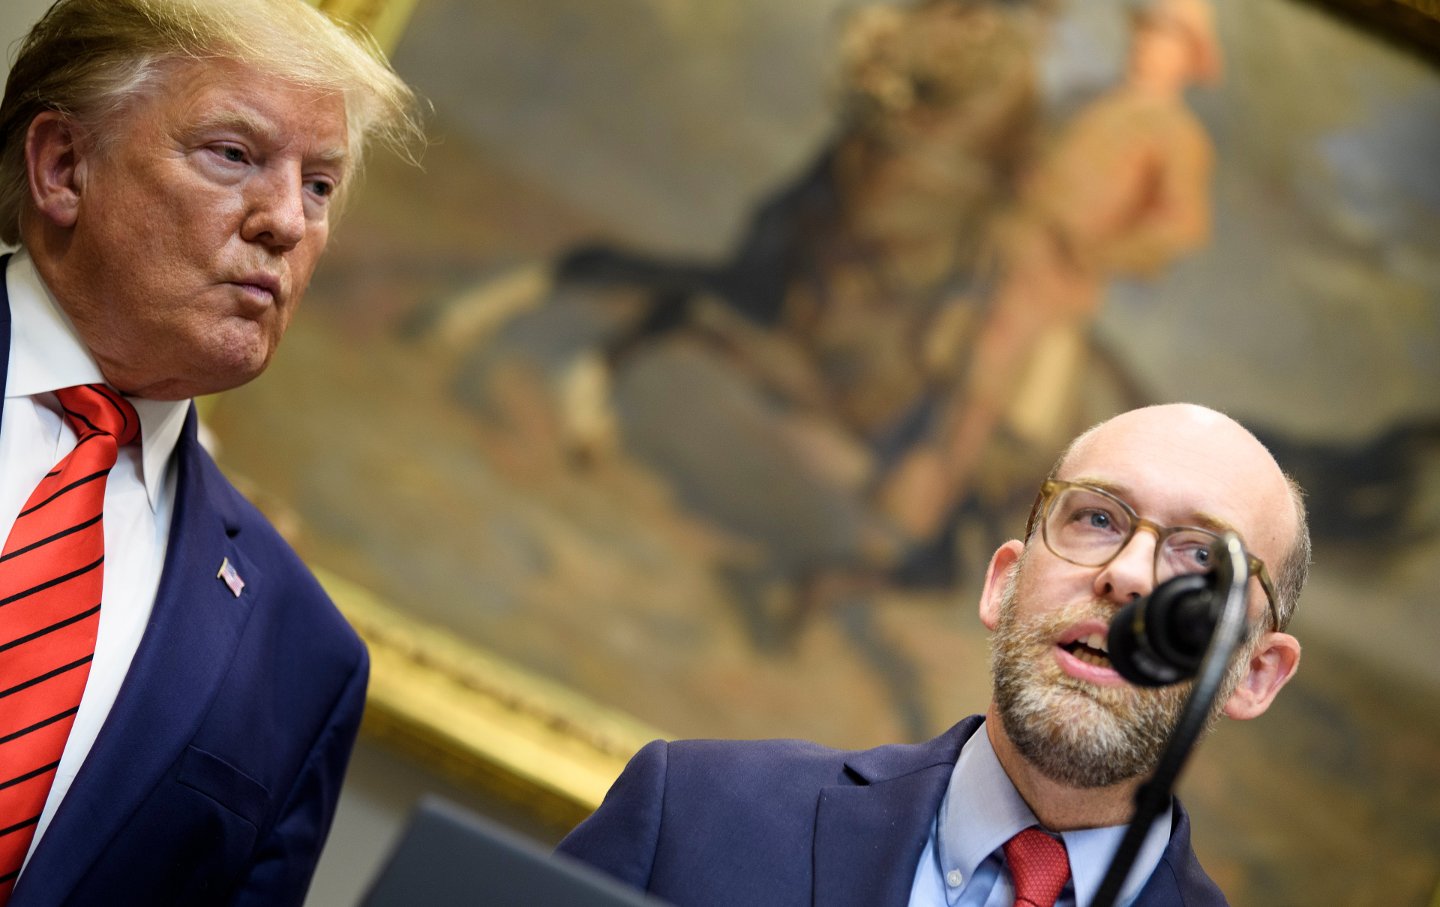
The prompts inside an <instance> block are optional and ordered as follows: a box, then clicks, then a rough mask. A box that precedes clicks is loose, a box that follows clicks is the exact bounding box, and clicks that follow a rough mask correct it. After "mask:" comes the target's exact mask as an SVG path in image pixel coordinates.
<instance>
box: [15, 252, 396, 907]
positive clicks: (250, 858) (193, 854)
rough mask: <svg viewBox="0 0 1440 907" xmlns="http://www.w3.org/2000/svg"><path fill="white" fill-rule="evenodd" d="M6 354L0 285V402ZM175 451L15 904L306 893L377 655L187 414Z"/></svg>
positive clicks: (260, 900)
mask: <svg viewBox="0 0 1440 907" xmlns="http://www.w3.org/2000/svg"><path fill="white" fill-rule="evenodd" d="M5 263H6V262H5V261H4V260H3V259H0V272H3V269H4V264H5ZM9 357H10V305H9V299H8V294H7V293H6V292H5V286H4V281H3V279H0V407H3V405H4V383H5V376H6V371H7V366H8V363H9ZM175 455H176V457H177V459H178V467H179V474H178V482H177V485H176V496H175V512H174V516H173V522H172V526H171V530H170V541H169V547H168V549H167V551H166V556H165V566H164V571H163V573H162V575H161V580H160V586H159V589H158V591H157V592H156V597H155V607H154V611H153V612H152V614H151V616H150V623H149V625H148V626H147V627H146V630H145V635H144V637H143V638H142V640H141V642H140V647H139V649H138V650H137V651H136V653H135V659H134V661H133V662H132V663H131V665H130V671H129V673H128V674H126V676H125V681H124V683H123V685H122V686H121V688H120V693H119V695H118V697H117V698H116V700H115V705H114V707H113V708H112V709H111V711H110V715H109V717H108V718H107V719H106V721H105V724H104V726H103V727H102V728H101V730H100V734H99V736H98V737H97V738H96V740H95V745H94V748H93V749H91V751H90V755H89V756H88V758H86V760H85V763H84V765H83V766H81V769H80V772H79V774H78V775H77V776H76V778H75V782H74V784H73V786H72V787H71V788H70V791H69V793H68V794H67V795H66V797H65V799H64V801H62V803H61V804H60V808H59V810H58V811H57V812H56V814H55V818H54V820H53V821H52V822H51V824H50V826H49V828H48V829H47V830H46V832H45V835H44V837H42V838H41V840H40V844H39V845H38V846H37V847H36V849H35V853H34V854H33V855H32V856H31V859H30V863H29V864H28V865H27V866H26V868H25V870H24V871H23V872H22V873H21V874H20V878H19V881H18V883H17V885H16V887H15V891H14V894H13V896H12V897H11V900H10V907H52V905H60V904H68V905H95V904H105V905H131V904H133V905H136V907H140V905H146V907H150V905H161V904H187V905H191V904H206V905H210V904H227V903H234V904H246V905H249V904H254V905H266V907H269V905H283V904H299V903H300V902H301V901H303V900H304V896H305V890H306V888H307V886H308V885H309V880H310V875H311V873H312V872H313V870H314V866H315V861H316V859H317V858H318V856H319V853H320V847H321V845H322V844H323V842H324V839H325V835H326V833H327V832H328V830H329V827H330V820H331V817H332V816H333V814H334V810H335V803H336V800H337V798H338V796H339V792H340V782H341V779H342V778H343V776H344V772H345V765H346V763H347V761H348V760H349V754H350V749H351V747H352V745H353V743H354V740H355V734H356V731H357V729H358V727H359V724H360V714H361V711H362V709H363V707H364V701H365V683H366V679H367V677H368V672H369V661H368V658H367V656H366V653H365V648H364V646H363V645H362V644H361V642H360V640H359V638H358V637H357V636H356V635H355V633H354V631H353V630H351V628H350V627H349V625H348V624H346V622H345V621H344V619H343V618H342V617H341V616H340V614H339V613H338V612H337V611H336V610H335V608H334V606H333V605H331V603H330V600H329V599H328V598H327V597H326V595H325V593H324V592H323V591H322V590H321V588H320V586H319V584H318V583H317V582H316V581H315V579H314V577H313V576H311V574H310V572H309V571H308V570H307V569H306V568H305V567H304V565H302V564H301V562H300V560H299V558H298V557H296V555H295V553H294V552H293V551H292V550H291V549H290V547H289V546H288V545H287V544H286V543H285V542H284V541H283V540H281V538H280V537H279V535H278V534H276V532H275V531H274V530H273V529H272V528H271V526H270V525H269V523H268V522H267V521H266V520H265V518H264V517H262V516H261V515H260V513H259V512H258V511H256V510H255V509H254V508H253V507H252V506H250V504H249V503H248V502H247V501H245V499H244V498H242V497H241V496H240V494H239V493H238V492H236V491H235V489H234V488H233V487H232V486H231V485H230V483H229V482H228V481H226V479H225V478H224V477H223V476H222V475H221V474H220V471H219V470H218V469H217V468H216V466H215V464H214V462H213V461H212V460H211V459H210V457H209V455H208V454H206V453H205V451H204V450H203V449H202V448H201V446H200V444H199V441H198V440H197V438H196V419H195V410H194V408H193V407H192V408H191V410H190V415H189V418H188V419H187V420H186V424H185V429H184V432H183V433H182V434H181V437H180V441H179V443H178V445H177V447H176V453H175ZM225 558H229V560H230V563H231V564H233V565H234V566H235V569H236V571H237V572H238V573H239V575H240V577H241V578H242V579H244V581H245V588H244V591H243V592H242V593H241V594H240V596H239V597H238V598H237V597H236V596H234V595H232V594H231V592H230V590H229V588H227V587H226V585H225V583H224V582H222V581H221V580H220V579H218V578H217V576H216V574H217V572H218V570H219V569H220V564H221V562H222V561H223V560H224V559H225Z"/></svg>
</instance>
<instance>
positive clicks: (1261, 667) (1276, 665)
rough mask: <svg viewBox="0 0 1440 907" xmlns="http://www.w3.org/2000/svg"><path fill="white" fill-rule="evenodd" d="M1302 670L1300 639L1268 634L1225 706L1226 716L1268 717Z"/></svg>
mask: <svg viewBox="0 0 1440 907" xmlns="http://www.w3.org/2000/svg"><path fill="white" fill-rule="evenodd" d="M1299 667H1300V640H1298V639H1296V638H1295V637H1293V636H1291V635H1290V634H1289V633H1266V634H1265V635H1264V636H1263V637H1261V639H1260V643H1259V645H1257V646H1256V647H1255V651H1254V652H1253V653H1251V655H1250V664H1249V669H1248V670H1247V671H1246V672H1245V675H1244V676H1243V677H1242V678H1241V679H1240V684H1239V686H1237V687H1236V688H1235V692H1234V693H1233V694H1231V696H1230V699H1229V700H1228V701H1227V702H1226V703H1225V714H1226V715H1228V716H1229V717H1231V718H1234V719H1235V720H1236V721H1246V720H1248V719H1251V718H1258V717H1260V716H1261V715H1263V714H1265V710H1266V709H1268V708H1270V703H1271V702H1273V701H1274V699H1275V696H1276V694H1278V693H1279V692H1280V689H1281V687H1283V686H1285V684H1287V683H1289V682H1290V678H1292V677H1294V676H1295V671H1296V669H1297V668H1299Z"/></svg>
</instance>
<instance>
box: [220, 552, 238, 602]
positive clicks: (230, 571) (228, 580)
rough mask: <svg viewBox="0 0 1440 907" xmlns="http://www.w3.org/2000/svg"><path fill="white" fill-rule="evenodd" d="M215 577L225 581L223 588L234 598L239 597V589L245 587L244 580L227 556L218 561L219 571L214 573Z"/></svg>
mask: <svg viewBox="0 0 1440 907" xmlns="http://www.w3.org/2000/svg"><path fill="white" fill-rule="evenodd" d="M215 578H216V579H218V580H220V581H221V582H223V583H225V588H227V589H229V590H230V594H231V595H233V596H235V597H236V598H239V597H240V590H241V589H244V588H245V581H244V580H243V579H241V578H240V574H238V573H236V572H235V566H234V565H233V564H231V563H230V558H228V557H227V558H224V559H222V560H221V561H220V572H219V573H217V574H215Z"/></svg>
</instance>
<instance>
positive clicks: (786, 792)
mask: <svg viewBox="0 0 1440 907" xmlns="http://www.w3.org/2000/svg"><path fill="white" fill-rule="evenodd" d="M980 725H981V718H980V717H979V716H972V717H970V718H967V719H965V720H964V721H962V722H960V723H959V724H957V725H955V727H953V728H951V729H950V730H949V731H947V732H946V733H945V734H943V735H941V736H940V737H937V738H935V739H934V740H931V741H929V742H928V743H920V744H905V745H899V744H897V745H892V746H882V747H879V748H877V749H872V750H863V751H858V752H843V751H839V750H832V749H829V748H827V747H822V746H819V745H818V744H814V743H806V742H804V741H798V740H760V741H717V740H688V741H680V742H677V743H669V744H667V743H665V742H663V741H659V740H657V741H655V742H654V743H651V744H649V745H647V746H646V747H645V748H644V749H642V750H641V751H640V752H639V753H637V754H636V755H635V758H634V759H632V760H631V761H630V764H629V765H628V766H627V767H626V769H625V771H624V772H623V773H622V774H621V775H620V778H619V780H617V781H616V782H615V785H614V786H613V787H612V788H611V789H610V792H609V793H608V794H607V795H606V796H605V802H604V803H602V804H601V805H600V808H599V809H598V810H596V811H595V813H594V815H592V816H591V817H590V818H588V819H586V820H585V821H584V822H582V823H581V824H580V825H579V826H578V827H576V829H575V830H574V831H573V832H571V833H570V835H569V836H568V837H566V838H565V840H563V841H561V842H560V846H559V848H558V849H559V851H560V852H562V853H566V854H569V855H570V856H573V857H576V858H578V859H581V860H584V861H585V862H588V863H591V864H593V865H595V866H597V867H599V868H600V869H602V870H604V871H605V872H607V873H609V874H611V875H613V876H615V877H616V878H618V879H620V880H622V881H624V882H627V883H629V884H631V885H633V886H635V887H637V888H642V889H645V890H647V891H650V892H652V893H654V894H656V895H658V896H659V897H662V898H665V899H666V900H669V901H672V902H674V903H676V904H679V905H683V907H702V905H715V907H722V905H725V907H729V905H735V904H754V905H766V907H768V905H797V907H798V905H805V904H813V905H816V907H886V905H893V907H905V905H906V904H907V903H908V901H909V898H910V887H911V884H912V882H913V881H914V878H915V867H916V865H917V864H918V862H919V860H920V851H921V849H922V848H923V847H924V845H925V841H926V840H927V838H928V837H929V835H930V827H931V823H932V821H933V820H934V818H935V812H936V810H938V809H939V807H940V799H941V797H942V796H944V793H945V788H946V786H947V785H948V783H949V781H950V773H951V771H952V770H953V769H954V767H955V760H956V759H957V758H959V755H960V748H961V746H962V745H963V744H964V743H965V741H966V740H967V739H969V737H970V735H971V734H973V733H974V732H975V730H976V728H978V727H980ZM1174 817H1175V818H1174V822H1173V825H1172V827H1171V831H1170V844H1169V846H1168V847H1167V848H1166V849H1165V854H1164V857H1163V858H1162V859H1161V861H1160V865H1159V866H1158V867H1157V868H1156V869H1155V872H1154V873H1153V874H1152V875H1151V876H1150V881H1149V882H1148V883H1147V884H1146V886H1145V888H1144V890H1143V891H1142V892H1141V895H1140V897H1139V899H1138V900H1137V901H1136V904H1138V905H1143V907H1162V905H1175V907H1180V905H1186V907H1200V905H1206V907H1209V905H1223V904H1224V903H1225V898H1224V896H1223V895H1222V894H1221V893H1220V890H1219V889H1218V888H1216V887H1215V885H1214V883H1213V882H1211V881H1210V879H1209V878H1208V877H1207V876H1206V875H1205V872H1204V870H1202V869H1201V868H1200V864H1199V862H1198V861H1197V860H1196V859H1195V854H1194V853H1193V852H1192V851H1191V849H1190V821H1189V818H1188V817H1187V816H1186V815H1185V811H1184V810H1183V809H1182V808H1180V806H1179V804H1178V803H1177V804H1176V808H1175V812H1174Z"/></svg>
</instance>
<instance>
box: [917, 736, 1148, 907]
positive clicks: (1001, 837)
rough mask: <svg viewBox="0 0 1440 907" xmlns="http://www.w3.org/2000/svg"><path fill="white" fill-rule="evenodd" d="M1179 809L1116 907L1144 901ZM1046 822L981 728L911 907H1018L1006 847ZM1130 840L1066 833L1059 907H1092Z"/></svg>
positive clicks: (1105, 832)
mask: <svg viewBox="0 0 1440 907" xmlns="http://www.w3.org/2000/svg"><path fill="white" fill-rule="evenodd" d="M1172 811H1173V810H1172V807H1166V808H1165V812H1164V813H1163V814H1161V815H1160V816H1159V817H1158V818H1157V819H1156V820H1155V823H1154V824H1153V825H1151V826H1150V831H1149V833H1148V834H1147V835H1146V836H1145V840H1144V843H1142V844H1141V846H1140V852H1139V853H1138V854H1137V855H1136V857H1135V862H1134V864H1133V865H1132V866H1131V869H1130V875H1129V876H1128V877H1127V878H1126V880H1125V884H1124V885H1123V886H1121V889H1120V895H1119V897H1118V898H1116V903H1117V904H1120V905H1125V904H1129V903H1130V902H1131V901H1133V900H1134V899H1135V897H1136V896H1137V895H1139V894H1140V889H1141V888H1143V887H1144V886H1145V882H1146V881H1147V880H1149V878H1150V873H1152V872H1154V871H1155V867H1156V866H1157V865H1158V864H1159V863H1160V858H1161V857H1162V856H1163V855H1164V853H1165V847H1166V845H1167V844H1169V842H1170V823H1171V820H1172V818H1173V817H1172V815H1171V813H1172ZM1038 824H1039V820H1037V819H1036V818H1035V814H1034V813H1033V812H1031V811H1030V807H1029V806H1026V805H1025V800H1024V799H1023V798H1022V797H1021V796H1020V792H1019V791H1017V790H1015V785H1014V784H1013V783H1012V782H1011V781H1010V776H1009V775H1007V774H1005V768H1004V766H1002V765H1001V764H1000V759H999V757H997V756H996V755H995V750H994V749H992V748H991V746H990V735H989V733H987V731H986V729H985V725H984V724H981V725H980V727H979V728H978V729H977V730H976V731H975V733H974V734H972V735H970V739H969V740H967V741H965V746H964V747H963V748H961V750H960V758H959V759H958V760H956V762H955V769H954V771H952V772H951V773H950V786H949V787H948V788H946V791H945V797H944V798H943V799H942V800H941V801H940V809H939V810H938V812H937V813H936V816H935V824H934V826H933V827H932V828H931V831H930V840H929V841H927V842H926V844H925V849H924V850H923V851H921V853H920V862H919V864H918V865H917V866H916V867H915V881H914V883H913V884H912V885H911V888H910V907H1011V905H1012V904H1013V903H1014V902H1015V889H1014V887H1013V883H1012V882H1011V881H1010V874H1009V873H1008V872H1006V871H1005V861H1004V856H1003V853H1002V848H1003V847H1004V846H1005V842H1006V841H1008V840H1010V839H1011V838H1012V837H1014V836H1015V835H1017V834H1019V833H1020V832H1021V831H1024V830H1025V829H1027V828H1029V827H1030V826H1031V825H1038ZM1124 836H1125V826H1123V825H1116V826H1110V827H1108V828H1087V829H1084V830H1083V831H1065V832H1061V833H1060V837H1061V839H1063V840H1064V842H1065V852H1066V853H1067V854H1068V855H1069V858H1070V881H1069V882H1067V883H1065V889H1064V890H1063V891H1061V892H1060V896H1059V897H1058V898H1057V899H1056V900H1055V905H1056V907H1075V905H1076V904H1089V903H1090V902H1092V901H1094V900H1095V895H1096V894H1097V893H1099V891H1100V883H1101V882H1103V881H1104V880H1105V872H1106V871H1107V870H1108V869H1109V868H1110V858H1111V856H1112V855H1113V854H1114V853H1115V850H1116V848H1117V847H1119V846H1120V840H1121V839H1122V838H1123V837H1124Z"/></svg>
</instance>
